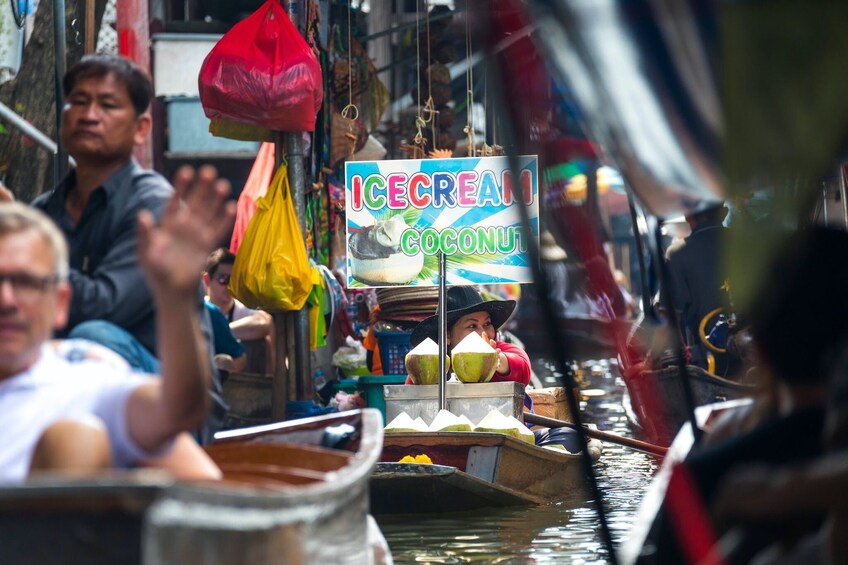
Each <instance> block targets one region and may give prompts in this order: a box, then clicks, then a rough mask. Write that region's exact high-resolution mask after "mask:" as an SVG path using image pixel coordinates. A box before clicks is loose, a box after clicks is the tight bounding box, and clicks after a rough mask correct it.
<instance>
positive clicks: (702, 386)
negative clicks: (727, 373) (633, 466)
mask: <svg viewBox="0 0 848 565" xmlns="http://www.w3.org/2000/svg"><path fill="white" fill-rule="evenodd" d="M686 374H687V377H688V379H689V384H690V386H691V387H692V395H693V397H694V401H695V406H704V405H707V404H713V403H716V402H723V401H725V400H734V399H738V398H747V397H751V396H752V395H753V394H754V392H755V389H754V387H753V386H751V385H748V384H743V383H738V382H735V381H731V380H728V379H724V378H721V377H718V376H715V375H712V374H710V373H708V372H707V371H705V370H703V369H701V368H700V367H697V366H694V365H687V367H686ZM623 376H624V384H625V386H626V391H625V395H624V398H623V401H622V402H623V404H624V410H625V413H626V414H627V416H628V418H629V419H630V420H631V422H632V423H633V424H634V426H635V427H636V428H637V432H638V434H639V435H640V436H642V437H644V438H645V439H646V440H647V441H650V442H652V443H656V444H659V445H665V446H667V445H669V444H670V443H671V441H672V440H673V439H674V436H675V435H676V434H677V432H678V430H680V428H681V426H682V425H683V423H684V422H686V421H687V419H688V417H689V412H688V405H687V403H686V398H685V396H684V391H683V384H682V382H681V380H680V371H679V370H678V367H677V366H676V365H672V366H670V367H666V368H664V369H661V370H658V371H636V370H631V371H625V372H624V375H623Z"/></svg>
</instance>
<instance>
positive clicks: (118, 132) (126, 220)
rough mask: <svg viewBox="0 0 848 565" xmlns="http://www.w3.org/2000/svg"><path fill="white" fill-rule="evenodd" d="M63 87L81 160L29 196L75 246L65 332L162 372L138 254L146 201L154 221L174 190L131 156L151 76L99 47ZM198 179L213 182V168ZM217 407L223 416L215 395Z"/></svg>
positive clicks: (144, 120) (66, 140)
mask: <svg viewBox="0 0 848 565" xmlns="http://www.w3.org/2000/svg"><path fill="white" fill-rule="evenodd" d="M62 86H63V91H64V96H65V106H64V108H63V110H62V124H61V142H62V145H63V146H64V147H65V149H67V151H68V153H69V154H70V155H71V156H72V157H73V158H74V159H75V160H76V168H75V169H74V170H73V171H71V173H70V174H69V175H68V176H67V177H66V178H65V179H64V180H63V181H62V182H61V183H60V184H59V185H58V186H57V187H56V188H55V189H54V190H53V191H51V192H49V193H47V194H43V195H41V196H40V197H38V198H37V199H36V200H35V202H33V205H34V206H36V207H37V208H40V209H41V210H43V211H44V212H46V213H47V215H48V216H50V217H51V218H52V219H53V220H54V221H55V222H56V224H57V225H58V226H59V228H60V229H61V230H62V232H63V233H64V234H65V237H66V238H67V240H68V245H69V248H70V267H71V269H70V276H69V282H70V283H71V287H72V291H73V295H72V303H71V308H70V315H69V320H68V325H67V326H66V328H65V334H66V335H68V336H70V337H79V338H86V339H91V340H92V341H96V342H99V343H101V344H103V345H105V346H106V347H109V348H110V349H113V350H114V351H116V352H117V353H119V354H120V355H122V356H123V357H125V358H126V359H127V360H128V361H129V362H130V364H131V365H133V366H134V367H135V368H137V369H140V370H142V371H145V372H150V373H156V372H158V369H159V364H158V361H157V359H156V349H155V347H156V340H155V310H154V305H153V299H152V295H151V292H150V289H149V287H148V284H147V282H146V281H145V278H144V276H143V274H142V272H141V268H140V266H139V264H138V262H137V260H136V253H135V249H136V246H137V233H136V230H137V226H136V217H137V215H138V212H139V211H140V210H148V211H150V212H151V213H152V214H153V216H154V218H155V220H156V221H157V222H158V221H159V220H160V219H161V217H162V214H163V211H164V209H165V206H166V204H167V202H168V200H169V198H170V197H171V195H172V194H173V192H174V190H173V188H172V187H171V185H170V184H169V183H168V181H167V180H165V178H163V177H162V176H161V175H159V174H158V173H155V172H153V171H149V170H145V169H142V167H141V166H140V165H139V164H138V162H137V161H136V160H135V158H134V157H133V149H134V148H135V146H136V145H139V144H141V143H143V142H144V140H145V139H146V138H147V136H148V135H149V134H150V130H151V127H152V119H151V115H150V111H149V107H150V101H151V99H152V97H153V85H152V83H151V81H150V78H149V77H148V76H147V75H146V74H145V73H144V72H143V71H142V70H141V69H139V68H138V67H137V66H136V65H134V64H133V63H132V62H130V61H128V60H127V59H124V58H123V57H119V56H114V55H101V54H97V55H87V56H85V57H83V58H82V60H81V61H80V62H79V63H77V64H75V65H73V66H72V67H71V68H70V69H69V70H68V72H67V73H66V74H65V77H64V79H63V83H62ZM199 182H204V183H213V182H216V181H215V179H214V177H213V178H208V175H207V178H203V179H199ZM220 182H225V181H220ZM201 300H202V291H201V290H200V288H198V309H199V310H200V312H201V320H202V327H203V331H204V334H205V335H206V336H207V342H209V340H210V339H211V329H210V323H209V316H208V313H206V311H205V309H204V308H203V306H202V302H201ZM218 386H219V385H218ZM218 386H216V387H215V388H216V389H217V388H218ZM213 396H216V395H214V394H213ZM216 407H217V408H218V412H219V413H218V416H220V417H222V416H223V414H221V412H222V409H223V403H222V402H220V401H219V399H218V398H217V397H216Z"/></svg>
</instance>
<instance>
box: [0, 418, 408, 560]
mask: <svg viewBox="0 0 848 565" xmlns="http://www.w3.org/2000/svg"><path fill="white" fill-rule="evenodd" d="M382 436H383V430H382V418H381V416H380V413H379V412H378V411H376V410H371V409H365V410H357V411H350V412H344V413H340V414H331V415H326V416H318V417H314V418H306V419H303V420H296V421H291V422H283V423H278V424H270V425H267V426H261V427H256V428H252V429H245V430H235V431H232V432H227V433H224V434H221V437H220V438H218V439H216V442H215V443H214V444H213V445H212V446H211V447H209V448H208V451H209V453H210V455H211V456H212V457H213V459H215V461H216V462H217V463H218V464H219V466H220V467H221V468H222V470H223V472H224V479H223V480H221V481H209V482H197V483H188V482H185V483H175V482H173V481H172V480H170V479H168V478H167V477H166V476H164V475H163V474H161V473H151V472H144V471H140V472H132V473H125V474H115V475H110V476H106V477H103V478H98V479H80V480H73V481H68V480H62V481H61V482H59V481H47V480H44V479H42V480H39V481H29V482H27V483H25V484H23V485H21V486H9V487H5V488H0V563H24V564H28V563H38V564H52V563H68V562H75V563H109V564H115V563H144V564H164V565H169V564H174V565H176V564H184V563H204V564H222V565H223V564H240V563H244V564H256V563H302V564H309V563H314V564H324V563H348V564H351V565H354V564H356V565H358V564H362V563H366V564H370V563H391V555H390V554H389V552H388V547H387V546H386V545H385V539H383V538H382V535H381V534H380V533H379V529H378V528H377V527H376V523H375V522H374V521H373V518H371V516H370V514H369V510H368V501H369V499H368V478H369V476H370V474H371V471H372V470H373V469H374V466H375V465H376V463H377V459H378V458H379V455H380V451H381V447H382Z"/></svg>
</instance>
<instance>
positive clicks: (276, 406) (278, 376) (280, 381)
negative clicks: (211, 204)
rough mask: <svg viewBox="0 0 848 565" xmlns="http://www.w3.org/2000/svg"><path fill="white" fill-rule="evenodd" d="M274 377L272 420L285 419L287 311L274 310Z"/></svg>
mask: <svg viewBox="0 0 848 565" xmlns="http://www.w3.org/2000/svg"><path fill="white" fill-rule="evenodd" d="M283 135H284V134H283V133H281V132H277V133H276V134H275V135H274V166H275V168H276V167H279V166H280V165H281V164H282V162H283V155H284V141H283ZM271 316H272V317H273V320H274V340H275V341H274V357H275V361H274V378H273V380H272V381H271V418H272V419H273V420H274V421H277V422H279V421H282V420H285V419H286V406H287V404H288V401H289V398H290V396H289V386H288V383H289V380H290V377H289V364H290V362H291V359H292V358H291V357H290V356H289V348H288V343H289V341H290V339H291V333H290V332H289V331H288V324H287V321H288V313H286V312H274V313H273V314H272V315H271Z"/></svg>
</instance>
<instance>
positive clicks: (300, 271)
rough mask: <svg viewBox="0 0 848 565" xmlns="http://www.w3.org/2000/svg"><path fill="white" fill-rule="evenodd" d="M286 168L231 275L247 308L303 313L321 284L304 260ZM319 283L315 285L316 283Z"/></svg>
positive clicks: (232, 289)
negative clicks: (307, 302) (301, 311)
mask: <svg viewBox="0 0 848 565" xmlns="http://www.w3.org/2000/svg"><path fill="white" fill-rule="evenodd" d="M287 172H288V171H287V169H286V166H285V165H282V166H280V168H279V169H277V173H276V174H275V175H274V180H273V181H272V182H271V186H270V187H269V188H268V194H266V195H265V196H263V197H262V198H260V199H259V200H258V202H257V203H256V204H257V209H256V213H255V214H254V215H253V219H251V220H250V225H249V226H248V227H247V232H245V234H244V240H243V241H242V244H241V249H240V250H239V253H238V255H236V261H235V264H234V265H233V272H232V275H231V276H230V286H229V291H230V294H232V295H233V296H234V297H236V298H237V299H238V300H240V301H241V302H243V303H244V304H245V305H246V306H247V307H249V308H262V309H263V310H268V311H272V312H273V311H280V310H300V309H301V308H303V305H304V303H305V302H306V298H307V297H308V296H309V293H310V292H312V286H313V285H314V284H315V283H316V282H317V283H318V284H320V274H318V273H317V272H316V271H314V270H313V269H312V267H311V266H310V265H309V260H308V259H307V258H306V248H305V247H304V245H303V235H302V234H301V233H300V228H299V227H298V222H297V215H296V213H295V210H294V203H293V202H292V195H291V190H290V189H289V181H288V176H287ZM316 278H317V279H318V280H315V279H316Z"/></svg>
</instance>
